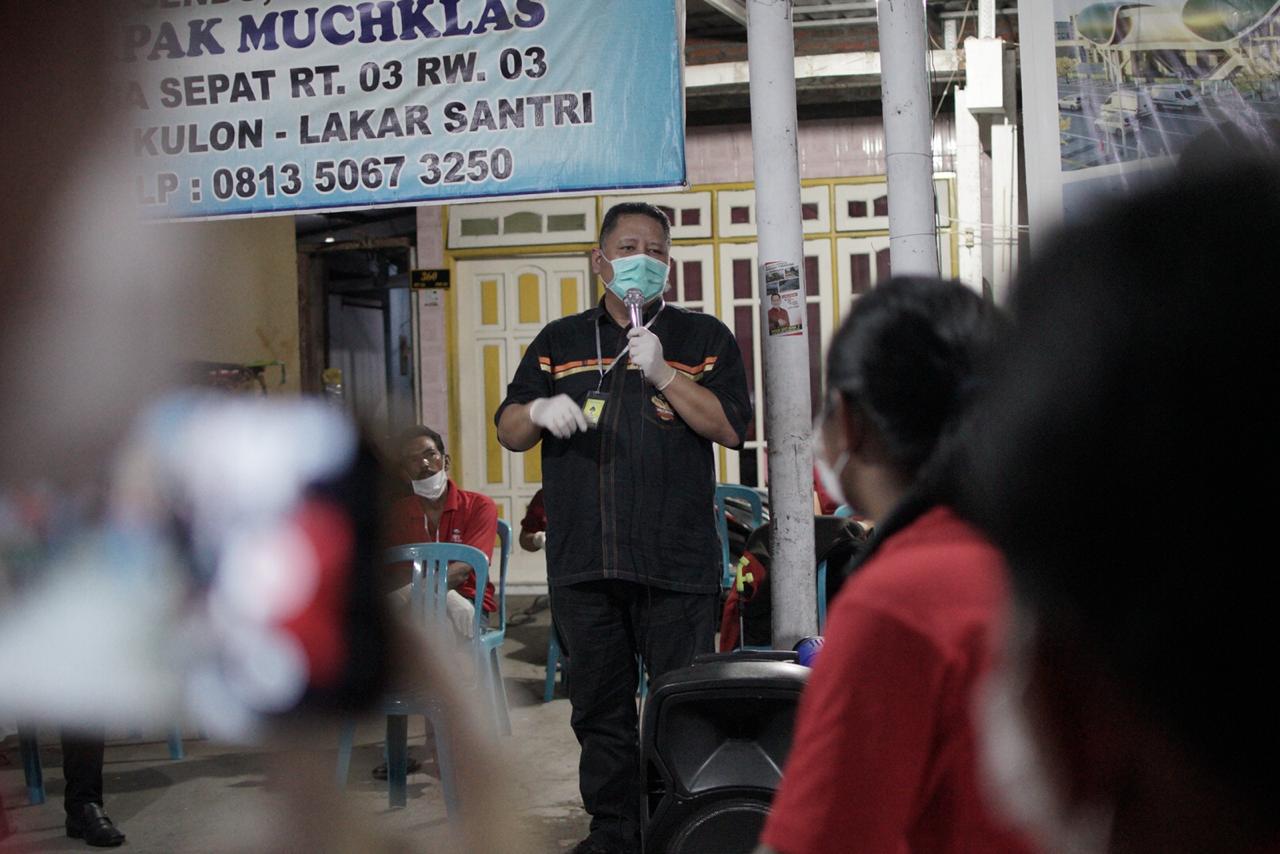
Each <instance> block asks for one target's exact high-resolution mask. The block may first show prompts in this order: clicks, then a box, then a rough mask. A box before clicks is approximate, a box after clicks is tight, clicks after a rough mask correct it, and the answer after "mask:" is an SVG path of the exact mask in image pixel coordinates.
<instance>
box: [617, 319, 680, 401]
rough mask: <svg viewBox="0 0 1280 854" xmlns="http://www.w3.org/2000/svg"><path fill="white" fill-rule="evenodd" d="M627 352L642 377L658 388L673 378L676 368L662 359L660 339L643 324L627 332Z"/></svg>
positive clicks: (664, 386) (662, 387) (665, 385)
mask: <svg viewBox="0 0 1280 854" xmlns="http://www.w3.org/2000/svg"><path fill="white" fill-rule="evenodd" d="M627 338H628V339H629V340H628V343H627V354H628V355H629V356H630V357H631V364H633V365H635V366H636V367H637V368H639V369H640V372H641V373H643V374H644V378H645V379H647V380H648V381H649V382H651V383H653V386H654V388H657V389H659V390H661V389H664V388H666V387H667V385H668V384H670V382H671V381H672V380H673V379H675V376H676V369H675V368H673V367H671V366H670V365H668V364H667V363H666V362H665V361H663V359H662V341H661V339H659V338H658V336H657V335H654V334H653V333H652V332H650V331H649V330H648V329H645V328H644V327H643V326H641V327H639V328H633V329H632V330H631V331H630V332H628V333H627Z"/></svg>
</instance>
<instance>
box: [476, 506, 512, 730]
mask: <svg viewBox="0 0 1280 854" xmlns="http://www.w3.org/2000/svg"><path fill="white" fill-rule="evenodd" d="M498 541H499V543H500V549H499V554H500V557H499V563H498V625H497V626H496V627H487V628H485V629H484V630H483V631H482V632H481V633H480V647H481V649H482V650H484V659H485V670H484V677H485V681H486V684H487V685H488V686H489V702H490V704H491V705H492V707H493V712H494V715H495V718H496V722H497V725H498V732H500V733H502V734H503V735H511V712H510V710H509V709H508V708H507V687H506V685H505V684H504V683H503V681H502V665H501V661H502V653H501V649H502V642H503V641H504V640H506V637H507V564H508V563H509V562H510V560H511V525H510V524H509V523H508V522H506V521H505V520H503V519H499V520H498ZM477 591H479V588H478V587H477ZM481 595H483V593H481Z"/></svg>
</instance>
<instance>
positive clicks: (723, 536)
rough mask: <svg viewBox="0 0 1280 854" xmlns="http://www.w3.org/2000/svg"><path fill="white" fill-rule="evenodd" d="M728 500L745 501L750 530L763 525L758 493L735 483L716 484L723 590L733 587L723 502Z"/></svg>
mask: <svg viewBox="0 0 1280 854" xmlns="http://www.w3.org/2000/svg"><path fill="white" fill-rule="evenodd" d="M728 498H736V499H738V500H740V501H745V502H746V503H747V506H749V507H750V508H751V527H752V528H759V527H760V526H761V525H762V524H764V501H763V500H762V499H761V498H760V493H759V492H758V491H756V490H755V489H752V488H751V487H749V486H739V485H738V484H736V483H717V484H716V533H717V534H718V535H719V537H720V562H721V566H722V567H723V569H724V572H723V574H722V575H721V577H720V586H721V587H723V588H724V589H725V590H728V589H729V588H730V587H731V586H732V585H733V564H732V563H731V562H730V558H729V523H728V521H726V519H725V517H724V514H725V500H726V499H728Z"/></svg>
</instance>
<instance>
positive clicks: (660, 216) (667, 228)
mask: <svg viewBox="0 0 1280 854" xmlns="http://www.w3.org/2000/svg"><path fill="white" fill-rule="evenodd" d="M630 214H639V215H640V216H647V217H649V219H651V220H654V221H655V222H657V223H658V224H659V225H661V226H662V236H663V237H664V238H666V240H667V242H668V243H670V242H671V220H669V219H667V215H666V214H664V213H663V212H662V211H661V210H659V209H658V208H656V207H654V206H653V205H651V204H649V203H648V202H619V203H618V204H616V205H614V206H613V207H611V208H609V210H608V212H607V213H605V215H604V220H603V221H602V222H601V223H600V240H599V243H600V245H601V246H604V241H605V239H606V238H607V237H608V236H609V235H610V234H611V233H612V232H613V230H614V229H615V228H617V226H618V218H619V217H624V216H628V215H630Z"/></svg>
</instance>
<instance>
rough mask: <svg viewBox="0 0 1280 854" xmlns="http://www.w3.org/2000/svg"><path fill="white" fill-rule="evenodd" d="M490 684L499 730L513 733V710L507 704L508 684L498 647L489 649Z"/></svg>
mask: <svg viewBox="0 0 1280 854" xmlns="http://www.w3.org/2000/svg"><path fill="white" fill-rule="evenodd" d="M489 686H490V687H489V694H490V699H491V700H492V701H493V711H494V714H495V715H496V716H497V722H498V732H499V733H500V734H501V735H511V711H510V709H509V708H508V706H507V686H506V684H504V683H503V681H502V657H501V656H500V655H498V648H497V647H493V648H491V649H490V650H489Z"/></svg>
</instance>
